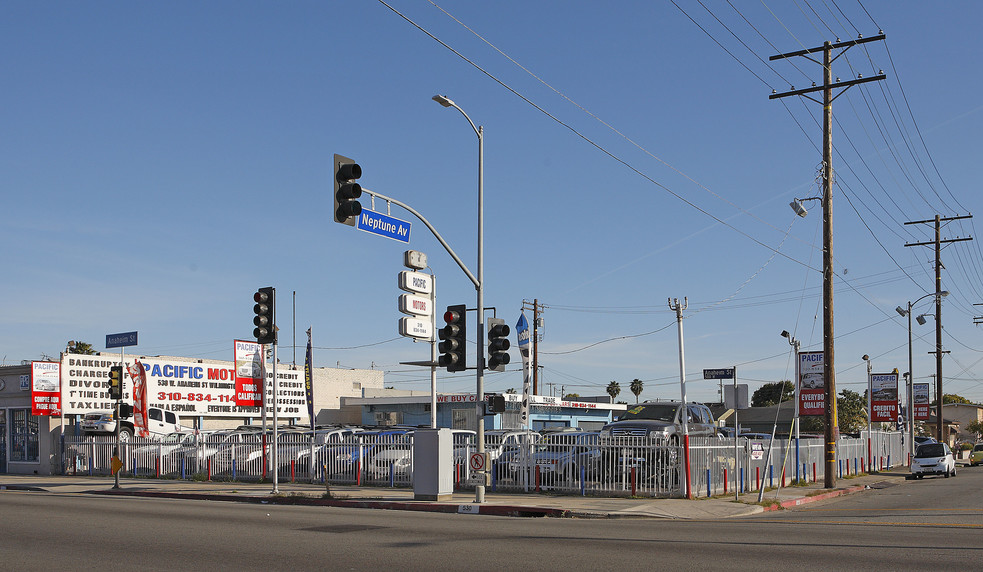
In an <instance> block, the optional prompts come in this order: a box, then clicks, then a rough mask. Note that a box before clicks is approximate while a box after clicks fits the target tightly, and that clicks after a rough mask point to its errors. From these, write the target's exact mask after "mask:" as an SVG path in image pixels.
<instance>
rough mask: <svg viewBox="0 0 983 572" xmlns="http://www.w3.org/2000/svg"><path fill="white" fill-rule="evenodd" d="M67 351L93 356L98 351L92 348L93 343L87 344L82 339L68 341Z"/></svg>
mask: <svg viewBox="0 0 983 572" xmlns="http://www.w3.org/2000/svg"><path fill="white" fill-rule="evenodd" d="M65 353H69V354H83V355H87V356H91V355H93V354H95V353H96V352H95V350H93V349H92V344H87V343H85V342H82V341H78V340H73V341H70V342H68V347H67V348H66V351H65Z"/></svg>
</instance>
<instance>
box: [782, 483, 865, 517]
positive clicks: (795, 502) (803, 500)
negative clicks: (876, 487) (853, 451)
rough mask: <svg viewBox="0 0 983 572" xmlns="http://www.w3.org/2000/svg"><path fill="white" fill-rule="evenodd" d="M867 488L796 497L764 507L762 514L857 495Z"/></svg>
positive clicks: (857, 487) (862, 486)
mask: <svg viewBox="0 0 983 572" xmlns="http://www.w3.org/2000/svg"><path fill="white" fill-rule="evenodd" d="M867 488H868V487H867V485H857V486H854V487H849V488H846V489H838V490H835V491H830V492H828V493H823V494H820V495H813V496H809V497H797V498H794V499H789V500H786V501H782V502H780V503H778V504H773V505H770V506H766V507H763V508H764V512H769V511H774V510H779V509H785V508H792V507H796V506H801V505H804V504H809V503H811V502H816V501H821V500H826V499H831V498H835V497H838V496H842V495H848V494H853V493H858V492H860V491H863V490H866V489H867Z"/></svg>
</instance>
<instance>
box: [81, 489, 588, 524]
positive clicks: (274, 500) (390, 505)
mask: <svg viewBox="0 0 983 572" xmlns="http://www.w3.org/2000/svg"><path fill="white" fill-rule="evenodd" d="M91 492H92V494H97V495H107V496H126V497H152V498H168V499H188V500H210V501H224V502H241V503H250V504H270V505H307V506H331V507H344V508H368V509H381V510H412V511H418V512H442V513H458V514H478V515H487V516H511V517H527V518H543V517H551V518H573V517H574V516H575V515H574V514H573V513H572V512H571V511H569V510H565V509H554V508H539V507H528V506H516V505H484V504H482V505H476V504H449V503H426V502H401V501H373V500H339V499H323V498H311V497H301V496H285V497H265V496H264V497H257V496H230V495H217V494H207V493H168V492H160V491H129V490H112V489H110V490H103V491H91Z"/></svg>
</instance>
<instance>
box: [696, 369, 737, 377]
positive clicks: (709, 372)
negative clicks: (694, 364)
mask: <svg viewBox="0 0 983 572" xmlns="http://www.w3.org/2000/svg"><path fill="white" fill-rule="evenodd" d="M703 379H734V368H732V367H731V368H722V369H705V370H703Z"/></svg>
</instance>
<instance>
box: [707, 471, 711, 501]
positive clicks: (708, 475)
mask: <svg viewBox="0 0 983 572" xmlns="http://www.w3.org/2000/svg"><path fill="white" fill-rule="evenodd" d="M707 498H710V469H707Z"/></svg>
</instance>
